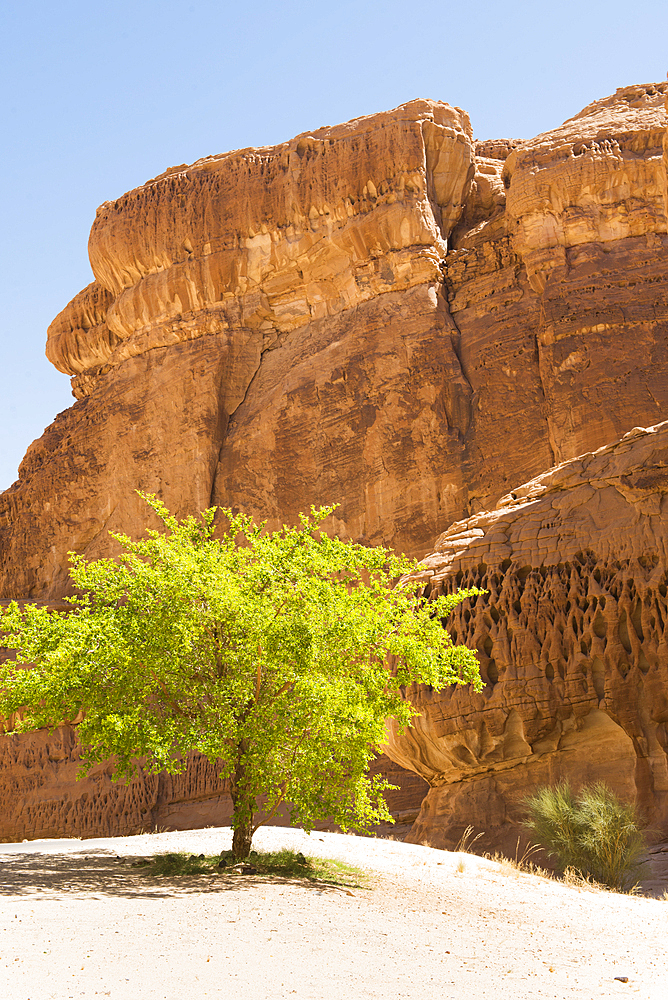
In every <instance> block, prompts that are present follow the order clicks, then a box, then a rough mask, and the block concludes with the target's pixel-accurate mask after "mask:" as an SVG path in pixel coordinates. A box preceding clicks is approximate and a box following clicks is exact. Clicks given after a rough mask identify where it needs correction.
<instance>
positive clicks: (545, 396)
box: [0, 84, 668, 812]
mask: <svg viewBox="0 0 668 1000" xmlns="http://www.w3.org/2000/svg"><path fill="white" fill-rule="evenodd" d="M665 93H666V85H665V84H652V85H646V86H638V87H629V88H625V89H622V90H620V91H618V92H617V93H616V94H615V95H613V96H612V97H610V98H606V99H605V100H602V101H598V102H596V103H594V104H592V105H590V106H589V107H588V108H585V110H584V111H582V112H581V113H580V114H579V115H577V116H576V117H575V118H573V119H570V120H569V121H568V122H566V123H565V124H564V125H563V126H561V127H560V128H558V129H556V130H554V131H552V132H547V133H545V134H543V135H541V136H538V137H537V138H535V139H533V140H531V141H528V142H520V141H516V140H503V139H500V140H490V141H478V142H476V141H475V140H474V139H473V133H472V130H471V126H470V123H469V120H468V117H467V115H466V113H465V112H463V111H461V110H460V109H457V108H452V107H450V106H449V105H447V104H442V103H439V102H434V101H422V100H421V101H413V102H411V103H409V104H406V105H403V106H401V107H400V108H397V109H395V110H394V111H391V112H387V113H383V114H379V115H373V116H369V117H366V118H361V119H357V120H355V121H353V122H350V123H348V124H346V125H340V126H336V127H333V128H324V129H320V130H318V131H316V132H313V133H311V134H304V135H301V136H298V137H297V138H296V139H293V140H291V141H290V142H286V143H283V144H281V145H279V146H275V147H267V148H262V149H246V150H240V151H236V152H234V153H228V154H224V155H220V156H212V157H207V158H205V159H203V160H199V161H198V162H197V163H195V164H194V165H192V166H180V167H175V168H172V169H171V170H168V171H167V172H166V173H165V174H162V175H160V176H159V177H157V178H155V179H154V180H152V181H149V182H148V183H146V184H145V185H143V186H142V187H140V188H138V189H136V190H135V191H131V192H129V193H128V194H126V195H124V196H123V197H121V198H119V199H118V200H116V201H115V202H108V203H106V204H104V205H103V206H102V207H101V208H100V209H99V210H98V214H97V218H96V220H95V223H94V225H93V228H92V232H91V238H90V259H91V264H92V267H93V272H94V275H95V281H94V282H93V283H92V284H91V285H89V286H88V288H86V289H84V291H82V292H81V293H80V294H79V295H77V296H76V297H75V298H74V299H73V300H72V302H71V303H70V304H69V305H68V306H67V307H66V308H65V309H64V311H63V312H62V313H61V314H60V315H59V316H58V317H57V318H56V319H55V320H54V322H53V323H52V325H51V327H50V328H49V333H48V344H47V354H48V356H49V358H50V359H51V360H52V361H53V363H54V364H55V365H56V366H57V367H58V368H59V369H60V370H61V371H64V372H67V373H68V374H70V375H71V376H72V384H73V391H74V395H75V396H76V398H77V401H76V403H75V404H74V405H73V406H72V407H71V408H70V409H69V410H67V411H65V412H64V413H61V414H59V416H58V417H57V418H56V419H55V421H54V423H53V424H52V425H51V426H50V427H49V428H47V430H46V431H45V433H44V435H43V436H42V437H41V438H40V439H39V440H38V441H36V442H34V443H33V444H32V445H31V447H30V448H29V449H28V453H27V454H26V457H25V459H24V461H23V463H22V465H21V468H20V470H19V479H18V481H17V482H16V483H15V484H14V485H13V486H12V487H11V488H10V489H9V490H7V491H6V492H5V493H4V494H3V495H2V497H0V597H4V598H13V597H17V598H24V599H25V598H28V599H31V600H36V599H38V600H48V601H54V600H57V599H58V598H60V597H62V596H63V595H64V594H65V593H67V590H68V573H67V569H68V558H67V553H68V552H69V551H71V550H76V551H78V552H83V553H85V554H86V555H88V556H89V557H97V556H100V555H105V554H108V553H110V552H113V551H114V550H113V545H112V543H111V542H110V539H109V535H108V530H109V529H117V530H124V531H127V532H128V533H130V534H138V533H141V532H142V531H143V530H144V529H145V528H146V527H147V526H149V524H150V521H149V518H148V515H147V511H146V508H145V506H144V505H143V504H142V502H141V501H140V500H139V498H138V497H137V496H136V494H135V492H134V491H135V490H136V489H143V490H145V491H148V492H155V493H157V494H159V496H160V497H161V498H162V499H163V500H164V501H165V503H166V504H167V506H168V507H169V508H170V509H171V510H173V511H174V512H175V513H177V514H179V515H183V514H185V513H190V512H194V511H197V510H201V509H203V508H205V507H207V506H210V505H211V504H219V505H228V506H232V507H235V508H241V509H245V510H247V511H249V512H250V513H252V514H254V515H256V516H257V517H259V518H262V519H268V520H269V523H270V526H275V525H276V524H278V523H280V522H283V521H288V522H289V521H293V520H294V519H295V518H296V516H297V514H298V513H299V511H301V510H304V509H307V508H308V507H309V505H310V504H312V503H316V504H319V503H326V502H332V501H338V502H340V504H341V506H340V508H339V509H338V510H337V512H336V515H335V516H334V517H333V518H332V521H331V525H330V526H331V529H332V530H333V531H337V532H338V533H340V534H342V535H343V536H344V537H351V538H354V539H356V540H360V541H365V542H368V543H372V544H376V543H385V544H389V545H392V546H394V547H396V548H398V549H399V550H404V551H406V552H408V553H410V554H412V555H422V554H423V553H424V551H426V550H427V549H428V547H429V546H430V544H431V541H432V539H433V538H434V537H435V535H436V534H437V533H438V532H439V531H442V529H443V527H444V526H446V525H447V524H449V523H452V522H453V521H457V520H459V519H461V518H462V517H465V516H467V515H470V514H473V513H474V512H475V511H478V510H480V509H483V508H485V507H488V506H489V505H490V504H491V503H493V501H494V498H495V497H497V496H498V495H499V494H500V493H503V492H506V491H507V490H508V489H510V488H511V487H512V485H513V484H514V483H517V482H523V481H526V480H528V479H531V478H532V477H533V476H536V475H538V474H539V473H541V472H543V471H544V470H545V469H547V468H550V467H551V466H553V465H555V464H557V463H559V462H563V461H564V460H568V459H570V458H574V457H575V456H577V455H578V454H581V453H583V452H585V451H588V450H593V449H596V448H598V447H600V446H602V445H604V444H606V443H607V442H609V441H612V440H614V439H617V438H619V437H620V436H621V435H622V434H623V433H624V432H626V431H627V430H628V429H629V428H631V427H633V426H634V425H637V424H643V425H650V424H655V423H656V422H657V421H659V420H661V419H663V418H664V417H666V416H667V415H668V414H667V412H666V403H667V397H668V377H667V376H668V351H667V349H666V335H667V330H668V303H667V293H666V287H668V286H667V285H666V280H665V279H666V273H667V267H666V262H667V260H668V256H667V254H666V248H667V246H668V235H667V232H666V230H667V224H666V210H667V204H668V188H667V181H666V176H667V174H666V157H665V155H664V145H663V143H664V135H665V128H666V117H665V112H664V110H663V101H664V95H665ZM65 742H67V740H66V741H65ZM26 746H27V744H26ZM68 759H69V758H68ZM40 760H42V758H40ZM39 766H40V767H41V766H42V765H41V764H40V765H39ZM47 770H48V769H47ZM55 780H56V779H55V778H54V781H55ZM58 780H60V779H58ZM68 780H69V779H68ZM189 780H190V779H189ZM193 782H194V783H193V784H192V786H189V787H192V788H195V786H196V785H197V780H195V779H193ZM78 787H81V786H78ZM39 794H44V795H46V794H47V793H46V791H43V792H40V793H39ZM77 794H78V793H77ZM151 794H152V793H151ZM165 794H166V795H167V797H168V798H169V796H170V795H171V794H172V793H171V792H168V793H165ZM174 794H175V795H177V797H178V795H180V794H181V793H180V792H178V793H176V792H175V793H174ZM190 794H191V793H190V792H188V793H187V795H186V797H188V795H190ZM192 794H193V795H195V792H194V791H193V792H192ZM149 798H150V796H149ZM114 808H115V807H114ZM112 811H113V810H112ZM84 812H85V810H84Z"/></svg>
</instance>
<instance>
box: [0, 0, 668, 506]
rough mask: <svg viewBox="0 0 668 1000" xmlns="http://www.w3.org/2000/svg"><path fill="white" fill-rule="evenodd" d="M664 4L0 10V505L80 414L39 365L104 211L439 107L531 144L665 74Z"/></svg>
mask: <svg viewBox="0 0 668 1000" xmlns="http://www.w3.org/2000/svg"><path fill="white" fill-rule="evenodd" d="M667 40H668V0H638V2H637V3H635V4H629V3H627V2H626V0H624V2H620V0H577V2H575V0H560V2H559V3H556V2H555V3H550V4H544V3H540V2H536V0H532V2H525V0H506V2H501V0H493V2H492V0H477V2H463V0H437V2H434V0H411V2H409V3H405V2H402V3H399V2H396V0H385V2H382V3H381V2H376V0H357V2H350V0H344V2H336V0H331V2H329V3H326V4H324V3H318V0H310V2H308V3H306V2H301V0H284V2H283V3H268V2H266V0H246V2H245V3H229V2H227V0H215V2H214V0H180V2H178V3H176V2H173V0H162V2H160V3H158V2H154V0H133V2H128V0H114V2H107V3H104V2H100V0H97V2H95V0H93V2H92V3H91V2H89V3H84V2H81V0H56V2H54V0H48V2H45V0H36V2H30V0H21V2H17V0H4V3H3V10H2V14H0V75H1V77H2V111H1V115H2V131H1V134H2V137H3V140H4V142H3V146H4V150H3V156H2V164H1V166H0V171H1V172H2V178H1V183H0V232H1V233H2V240H1V245H0V282H1V289H0V337H1V338H2V360H3V378H2V393H1V394H0V489H3V488H5V487H7V486H9V485H10V484H11V483H12V482H13V480H14V479H15V478H16V474H17V467H18V463H19V462H20V460H21V458H22V457H23V455H24V453H25V451H26V448H27V447H28V445H29V444H30V442H31V441H32V440H34V439H35V438H36V437H38V436H39V435H40V434H41V433H42V431H43V429H44V427H45V426H46V425H47V424H49V423H50V422H51V420H52V419H53V417H54V416H55V414H56V413H57V412H58V411H59V410H62V409H65V407H67V406H69V405H70V404H71V403H72V402H73V400H72V398H71V395H70V387H69V380H68V378H67V376H65V375H61V374H60V373H59V372H57V371H56V370H55V369H54V368H53V367H52V366H51V365H50V364H49V363H48V362H47V360H46V358H45V357H44V341H45V336H46V328H47V326H48V324H49V323H50V321H51V319H52V318H53V317H54V316H55V315H56V313H58V312H59V311H60V309H62V307H63V306H64V305H66V303H67V302H68V301H69V300H70V299H71V298H72V296H74V295H75V294H76V293H77V292H78V291H79V290H80V289H81V288H83V287H84V286H85V285H86V284H88V282H89V281H91V280H92V273H91V270H90V266H89V263H88V257H87V253H86V245H87V240H88V232H89V229H90V225H91V223H92V221H93V218H94V217H95V209H96V207H97V206H98V205H99V204H100V203H101V202H103V201H106V200H109V199H113V198H115V197H118V196H119V195H120V194H122V193H123V192H124V191H127V190H128V189H130V188H132V187H135V186H137V185H138V184H142V183H143V182H144V181H145V180H147V179H148V178H150V177H153V176H155V175H156V174H157V173H160V172H161V171H163V170H164V169H165V168H166V167H168V166H172V165H174V164H177V163H184V162H192V161H193V160H196V159H198V158H199V157H200V156H206V155H207V154H210V153H221V152H224V151H226V150H228V149H235V148H239V147H243V146H249V145H266V144H270V143H276V142H280V141H283V140H284V139H288V138H290V137H292V136H293V135H296V134H297V133H299V132H303V131H305V130H307V129H314V128H317V127H319V126H321V125H327V124H334V123H336V122H341V121H346V120H348V119H350V118H353V117H356V116H358V115H363V114H369V113H371V112H374V111H381V110H384V109H388V108H392V107H395V106H396V105H397V104H401V103H403V102H404V101H408V100H411V99H413V98H415V97H431V98H436V99H439V100H444V101H449V102H450V103H451V104H457V105H459V106H460V107H463V108H465V109H466V110H467V111H468V112H469V114H470V115H471V119H472V121H473V126H474V130H475V133H476V136H477V137H479V138H491V137H500V136H505V137H511V136H512V137H519V138H526V137H530V136H533V135H535V134H537V133H539V132H543V131H547V130H548V129H550V128H553V127H555V126H556V125H559V124H560V123H561V122H562V121H563V120H564V119H565V118H567V117H570V116H571V115H573V114H575V113H576V112H577V111H579V110H580V109H581V108H582V107H584V106H585V105H586V104H588V103H589V102H590V101H592V100H594V99H596V98H598V97H604V96H605V95H607V94H610V93H612V92H613V91H614V90H615V89H616V88H617V87H620V86H625V85H628V84H631V83H646V82H650V81H656V80H662V79H664V78H665V75H666V70H667V69H668V41H667Z"/></svg>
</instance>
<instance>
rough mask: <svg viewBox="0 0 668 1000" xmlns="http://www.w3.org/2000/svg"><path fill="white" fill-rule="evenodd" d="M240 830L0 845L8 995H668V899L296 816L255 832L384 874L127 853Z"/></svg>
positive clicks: (243, 998)
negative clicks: (566, 880) (177, 862)
mask: <svg viewBox="0 0 668 1000" xmlns="http://www.w3.org/2000/svg"><path fill="white" fill-rule="evenodd" d="M230 843H231V837H230V831H229V829H218V830H195V831H189V832H186V833H162V834H155V835H145V836H141V837H128V838H117V839H113V840H85V841H79V840H56V841H41V842H38V841H32V842H30V843H23V844H2V845H0V929H1V932H2V933H1V937H0V941H1V945H0V997H1V998H2V1000H68V998H73V1000H74V998H81V997H83V998H86V1000H92V998H94V997H111V998H113V1000H181V998H187V1000H199V998H204V997H212V998H213V997H216V998H230V1000H251V998H252V1000H278V998H284V997H285V998H291V1000H292V998H297V1000H347V998H355V1000H358V998H361V1000H366V998H369V1000H371V998H373V1000H376V998H378V1000H381V998H382V1000H388V998H393V1000H394V998H404V997H411V998H413V997H415V998H417V997H420V998H427V1000H432V998H439V1000H441V998H457V1000H460V998H461V1000H464V998H466V1000H487V998H489V1000H491V998H494V1000H505V998H511V997H512V998H513V1000H526V998H534V997H541V998H542V997H545V998H548V997H549V998H555V1000H575V998H578V1000H593V998H596V997H618V996H627V995H630V994H633V995H634V996H637V997H640V998H642V1000H667V998H668V935H667V933H666V931H667V930H668V902H663V901H660V900H657V899H646V898H637V897H629V896H620V895H614V894H612V893H606V892H592V891H589V890H578V889H577V888H572V887H569V886H565V885H563V884H560V883H557V882H555V881H549V880H545V879H541V878H538V877H536V876H533V875H526V874H518V873H516V872H513V871H512V870H508V869H507V867H506V866H500V865H498V864H496V863H494V862H491V861H486V860H484V859H481V858H477V857H474V856H472V855H466V854H451V853H447V852H444V851H436V850H432V849H430V848H427V847H417V846H413V845H409V844H404V843H399V842H394V841H388V840H369V839H366V838H358V837H347V836H342V835H341V834H333V833H314V834H312V835H311V836H308V835H306V834H304V833H303V832H301V831H299V830H289V829H285V828H269V829H263V830H260V831H259V832H258V834H256V839H255V843H254V846H256V847H257V848H258V849H276V848H278V847H282V846H289V847H292V848H294V849H296V850H302V851H303V852H304V853H305V854H310V855H321V856H325V857H331V858H340V859H341V860H347V861H349V862H351V863H352V864H355V865H358V866H359V867H363V868H364V869H366V870H367V871H368V872H370V873H371V878H370V885H371V888H367V889H362V888H356V889H355V890H354V893H353V894H350V893H349V892H346V890H344V889H337V888H323V887H318V886H313V885H312V884H298V883H295V882H291V883H288V882H282V881H277V880H273V879H272V880H269V879H261V878H257V877H255V876H252V875H247V876H234V875H215V876H208V875H207V876H198V877H195V878H191V879H186V880H185V881H184V880H172V881H170V882H169V883H168V882H167V881H166V880H165V879H152V878H151V877H150V876H147V875H146V873H145V872H142V869H141V868H133V867H132V866H131V861H132V859H133V857H134V858H136V857H137V856H139V857H147V856H150V855H152V854H155V853H158V852H162V851H168V850H187V851H189V852H192V853H196V854H199V853H201V852H203V853H206V854H210V853H216V852H218V851H220V850H223V849H227V848H229V846H230ZM117 855H118V856H119V857H117ZM616 976H621V977H627V978H628V982H627V983H622V982H620V981H618V980H616V979H615V977H616Z"/></svg>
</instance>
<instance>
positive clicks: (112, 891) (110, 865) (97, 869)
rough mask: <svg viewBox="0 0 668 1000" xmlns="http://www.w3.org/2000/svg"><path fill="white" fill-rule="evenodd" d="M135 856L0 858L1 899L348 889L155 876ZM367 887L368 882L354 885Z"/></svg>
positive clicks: (224, 876) (226, 875) (222, 875)
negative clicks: (282, 888)
mask: <svg viewBox="0 0 668 1000" xmlns="http://www.w3.org/2000/svg"><path fill="white" fill-rule="evenodd" d="M138 860H139V859H138V858H137V857H133V856H130V857H123V858H119V857H116V856H115V855H113V854H110V853H109V852H107V851H103V850H90V851H82V852H81V853H68V854H47V853H44V854H38V853H34V854H33V853H30V854H28V853H22V854H8V855H3V856H2V857H0V898H2V897H14V898H16V897H21V896H23V897H25V896H33V897H38V898H42V899H49V898H50V899H53V898H57V897H60V896H63V895H76V896H87V897H91V896H93V897H98V898H99V897H102V896H112V897H125V898H128V899H163V898H165V897H170V896H175V895H184V894H186V895H187V894H195V893H197V894H199V893H204V892H206V893H214V894H215V893H220V892H243V891H247V890H249V889H253V888H257V887H259V886H262V887H264V888H266V887H268V886H272V885H276V886H281V885H282V886H285V885H290V886H298V887H301V888H304V889H309V890H311V891H314V892H318V893H328V894H330V893H331V894H339V895H340V894H341V893H344V894H345V893H346V892H347V893H350V892H351V889H350V888H349V887H348V886H345V885H340V884H339V885H336V884H333V883H332V882H329V881H326V880H322V879H314V878H308V877H294V876H293V877H289V878H286V877H283V876H280V875H271V876H267V875H260V874H258V875H239V874H233V873H230V872H226V871H224V870H222V871H218V870H217V869H212V871H211V873H210V874H203V875H181V876H173V877H169V876H162V877H160V878H156V877H155V876H152V875H150V874H149V873H147V872H146V870H145V869H143V868H142V867H136V866H135V865H136V862H137V861H138ZM354 888H355V889H356V890H357V889H363V888H365V887H364V886H361V885H359V886H354Z"/></svg>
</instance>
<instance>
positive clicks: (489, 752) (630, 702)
mask: <svg viewBox="0 0 668 1000" xmlns="http://www.w3.org/2000/svg"><path fill="white" fill-rule="evenodd" d="M667 542H668V422H664V423H662V424H659V425H658V426H656V427H650V428H647V429H643V428H635V429H634V430H631V431H629V432H628V433H627V434H626V435H625V436H624V437H623V438H622V439H621V441H618V442H615V443H614V444H612V445H609V446H607V447H604V448H602V449H600V450H599V451H597V452H595V453H594V454H586V455H583V456H582V457H580V458H578V459H575V460H573V461H570V462H566V463H564V464H563V465H560V466H557V468H555V469H553V470H551V471H550V472H548V473H546V474H545V475H543V476H540V477H538V478H536V479H534V480H532V481H530V482H529V483H526V484H525V485H524V486H521V487H519V488H517V489H516V490H514V491H513V492H512V493H511V494H509V495H507V496H505V497H503V498H502V499H501V500H500V501H499V503H498V506H497V507H496V509H495V510H492V511H490V512H483V513H480V514H477V515H476V516H474V517H471V518H469V519H467V520H464V521H460V522H458V523H456V524H453V525H452V526H451V527H450V528H449V529H448V530H447V531H446V532H444V533H443V534H442V535H440V536H439V538H438V539H437V541H436V548H435V551H434V552H433V553H432V554H431V555H430V556H428V557H427V559H426V560H425V563H424V570H423V579H424V581H425V587H426V588H427V589H428V591H429V592H430V593H432V594H437V593H442V592H447V591H450V590H452V589H453V588H454V589H456V588H457V587H458V586H464V587H466V586H471V585H476V586H479V587H482V588H485V589H487V590H488V591H489V593H488V595H487V596H485V597H478V598H475V599H472V600H469V601H467V602H466V603H465V604H463V605H461V606H460V607H459V608H458V609H457V611H456V612H455V614H454V615H453V616H452V619H451V624H450V630H451V632H452V634H453V636H455V637H456V639H457V640H458V641H460V642H464V643H465V644H466V645H468V646H470V647H471V648H475V649H477V650H478V653H479V658H480V662H481V674H482V676H483V678H484V680H485V682H486V686H485V688H484V690H483V691H482V693H481V694H475V693H472V692H471V691H469V690H468V689H464V688H459V689H456V690H448V691H447V692H442V693H440V694H436V693H434V692H433V691H431V690H429V689H426V688H424V687H420V688H416V689H414V690H411V691H410V692H409V695H410V697H411V700H412V701H414V702H415V704H416V706H417V707H418V708H419V710H420V712H421V713H422V714H421V716H420V717H419V718H418V719H417V720H416V722H415V728H414V729H412V730H409V731H407V732H406V733H405V734H404V735H403V736H398V735H397V734H396V733H395V734H394V735H393V736H392V738H391V740H390V748H389V750H388V752H389V753H390V755H391V756H392V757H393V759H394V760H396V761H398V762H399V763H401V764H403V765H404V766H408V767H411V768H414V769H415V770H416V771H417V772H418V773H419V774H421V775H423V776H424V777H425V778H427V779H428V780H429V783H430V786H431V788H430V791H429V793H428V795H427V797H426V799H425V801H424V802H423V805H422V811H421V814H420V817H419V818H418V821H417V823H416V824H415V826H414V828H413V830H412V832H411V835H410V838H409V839H412V840H415V841H418V842H419V841H422V840H425V839H426V840H429V842H430V843H432V844H433V846H436V847H451V846H452V845H453V843H454V842H456V841H457V839H458V838H459V836H460V834H461V832H462V830H463V828H464V827H465V826H466V825H467V824H468V823H474V824H475V825H476V826H477V828H478V829H479V830H484V831H485V832H486V836H487V838H488V840H487V843H488V844H493V845H494V846H500V845H503V846H505V847H506V848H507V849H510V850H511V852H512V849H514V847H515V842H516V839H517V836H518V834H519V833H521V832H522V831H521V826H520V825H519V823H520V821H521V818H522V815H523V809H522V804H521V803H522V799H523V797H524V796H525V795H527V794H529V793H530V792H531V791H532V790H533V789H535V788H536V787H537V786H538V785H541V784H549V783H552V782H556V781H559V780H561V779H564V778H566V779H568V780H570V781H571V782H572V783H574V784H575V785H576V786H579V785H580V784H581V783H582V782H585V781H601V780H602V781H605V782H606V783H607V784H608V785H609V786H610V787H612V788H613V789H614V790H615V791H616V792H617V793H618V794H619V795H620V796H622V797H623V798H625V799H627V800H630V801H637V802H638V805H639V807H640V810H641V812H642V813H643V814H644V816H645V818H646V819H647V820H648V821H649V822H650V824H651V826H652V833H653V834H654V836H661V832H662V830H665V828H666V825H667V824H668V728H667V727H668V670H667V668H666V664H667V663H668V598H667V590H666V588H667V586H668V548H667Z"/></svg>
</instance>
